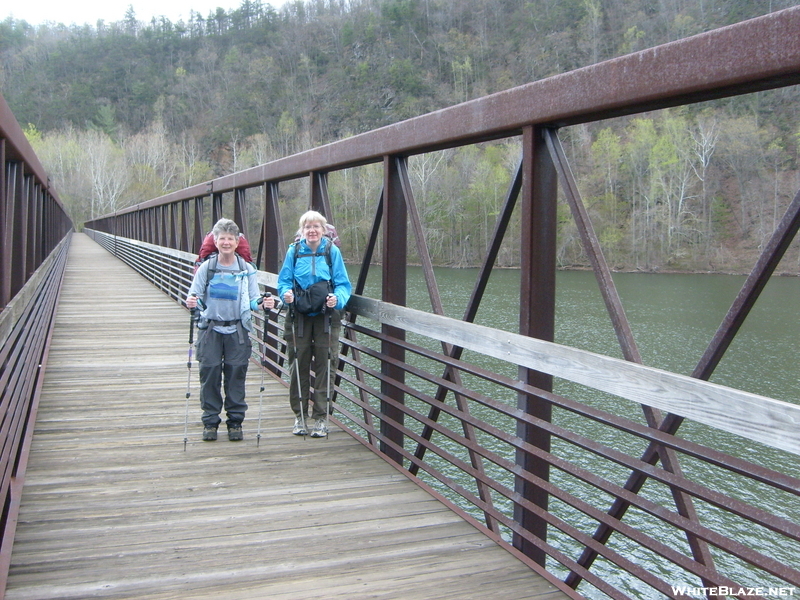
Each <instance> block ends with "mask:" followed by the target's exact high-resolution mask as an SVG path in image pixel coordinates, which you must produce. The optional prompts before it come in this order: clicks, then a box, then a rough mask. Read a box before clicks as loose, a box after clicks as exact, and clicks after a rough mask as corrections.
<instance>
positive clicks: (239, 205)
mask: <svg viewBox="0 0 800 600" xmlns="http://www.w3.org/2000/svg"><path fill="white" fill-rule="evenodd" d="M246 206H247V190H246V189H245V188H236V189H235V190H234V191H233V221H234V222H235V223H236V224H237V225H238V226H239V231H241V232H242V233H243V234H244V237H246V238H248V239H249V238H250V232H249V231H248V227H247V217H246V215H247V210H246V208H245V207H246Z"/></svg>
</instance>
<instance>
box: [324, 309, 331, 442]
mask: <svg viewBox="0 0 800 600" xmlns="http://www.w3.org/2000/svg"><path fill="white" fill-rule="evenodd" d="M330 295H332V294H329V296H330ZM332 312H333V310H332V309H331V307H330V306H328V305H327V304H326V305H325V318H326V319H327V321H328V370H327V371H326V375H327V378H328V381H327V382H326V386H327V390H326V391H325V439H328V428H329V427H330V414H331V412H332V409H333V407H332V406H331V341H332V339H331V338H332V336H333V334H332V333H331V313H332Z"/></svg>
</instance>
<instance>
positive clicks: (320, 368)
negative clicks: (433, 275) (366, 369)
mask: <svg viewBox="0 0 800 600" xmlns="http://www.w3.org/2000/svg"><path fill="white" fill-rule="evenodd" d="M326 225H327V220H326V219H325V217H324V216H322V215H321V214H320V213H318V212H316V211H309V212H307V213H305V214H304V215H303V216H302V217H300V231H299V234H300V240H299V241H297V242H295V243H293V244H292V245H291V246H289V250H288V252H287V253H286V259H285V260H284V261H283V267H281V271H280V273H279V274H278V295H279V297H281V298H283V300H284V302H286V304H287V305H288V308H289V312H288V315H287V317H286V324H285V330H284V338H285V340H286V347H287V352H288V354H287V359H288V361H289V376H290V377H291V379H290V382H291V383H290V386H289V402H290V404H291V407H292V410H293V411H294V414H295V420H294V427H293V428H292V433H293V434H295V435H307V434H308V433H309V426H310V425H311V424H310V423H308V422H307V420H306V418H307V417H309V416H310V417H311V418H313V419H314V421H315V423H314V426H313V428H312V429H311V437H325V436H327V435H328V414H329V413H328V410H329V407H328V392H329V390H332V389H333V378H332V373H331V372H330V371H331V369H330V368H329V367H330V364H331V363H332V362H333V361H334V360H337V358H338V356H339V352H338V348H339V331H340V329H341V311H343V310H344V307H345V305H346V304H347V302H348V300H350V293H351V291H352V286H351V284H350V279H349V278H348V276H347V269H346V268H345V265H344V260H343V259H342V253H341V252H340V251H339V248H337V247H336V245H335V244H334V243H333V242H332V241H331V240H330V239H329V238H328V237H326V236H325V232H326ZM312 358H313V362H314V374H315V380H314V397H313V400H314V404H313V407H312V413H311V415H309V413H308V400H309V390H310V371H311V364H312Z"/></svg>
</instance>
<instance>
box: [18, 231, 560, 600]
mask: <svg viewBox="0 0 800 600" xmlns="http://www.w3.org/2000/svg"><path fill="white" fill-rule="evenodd" d="M42 309H43V310H47V309H48V307H44V306H43V307H42ZM188 325H189V322H188V313H187V312H186V311H185V309H183V308H181V307H180V306H177V305H176V304H175V303H174V302H172V301H171V300H170V299H169V298H167V297H166V296H165V295H163V294H162V293H161V292H159V291H158V290H156V289H155V288H153V286H152V285H151V284H150V283H148V282H147V281H146V280H144V279H143V278H141V277H140V276H139V275H138V274H136V273H135V272H134V271H132V270H131V269H129V268H128V267H126V266H125V265H124V264H122V263H121V262H119V261H118V260H117V259H116V258H114V257H113V256H111V255H110V254H108V253H107V252H106V251H105V250H103V249H102V248H101V247H100V246H98V245H96V244H95V243H94V242H93V241H91V240H90V239H89V238H88V237H86V236H84V235H82V234H76V235H75V236H74V237H73V240H72V244H71V248H70V254H69V260H68V264H67V271H66V276H65V282H64V287H63V291H62V293H61V297H60V300H59V303H58V306H57V314H56V323H55V329H54V333H53V341H52V347H51V350H50V356H49V362H48V364H47V367H46V377H45V381H44V387H43V391H42V396H41V402H40V406H39V412H38V418H37V422H36V428H35V432H34V437H33V445H32V449H31V454H30V460H29V464H28V469H27V473H26V477H25V486H24V488H23V496H22V503H21V508H20V515H19V522H18V525H17V530H16V537H15V542H14V546H13V550H12V557H11V568H10V572H9V578H8V586H7V590H6V595H5V597H6V598H7V599H9V600H23V599H36V600H46V599H55V598H58V599H59V600H65V599H86V598H139V599H142V598H147V599H166V598H184V599H185V598H191V599H193V600H202V599H205V598H215V599H219V598H233V599H237V600H245V599H251V598H252V599H256V598H257V599H259V600H263V599H267V598H268V599H270V600H280V599H281V598H286V599H291V600H297V599H298V598H311V597H315V598H325V599H333V598H346V599H348V600H353V599H361V598H382V599H383V598H386V599H389V598H398V599H400V598H402V599H403V600H414V599H417V598H419V599H422V598H425V599H426V600H430V599H435V598H453V599H456V598H457V599H459V600H464V599H471V598H476V599H477V598H481V599H487V598H488V599H494V598H497V599H509V598H514V599H525V598H531V599H533V598H563V597H566V596H565V595H564V594H563V593H562V592H560V591H558V590H557V589H556V588H554V587H553V586H552V585H550V584H549V583H547V582H546V581H545V580H544V579H542V578H540V577H539V576H538V575H537V574H536V573H534V572H533V571H531V570H530V569H529V568H528V567H527V566H525V565H524V564H523V563H522V562H520V561H519V560H517V558H516V557H514V556H513V555H512V554H511V553H509V552H507V551H506V550H503V549H502V548H500V547H499V546H497V545H496V544H495V543H494V542H492V541H491V540H490V539H488V538H487V537H485V536H484V535H483V534H482V533H480V532H479V531H477V530H476V529H475V528H473V527H472V526H471V525H470V524H469V523H467V522H465V521H464V520H462V519H461V518H460V517H458V516H457V515H456V514H455V513H453V512H452V511H450V510H449V509H447V508H446V507H445V506H444V505H443V504H441V503H440V502H438V501H437V500H436V499H434V498H432V497H431V496H430V495H429V494H427V493H426V492H425V491H423V490H422V489H421V488H419V487H418V486H416V485H415V484H414V483H413V482H412V481H410V480H409V479H407V478H406V477H405V476H403V475H402V474H401V473H400V472H398V471H397V470H396V469H394V468H393V467H392V466H391V465H390V464H388V463H386V462H385V461H383V460H381V459H380V458H378V457H377V456H375V455H374V454H372V453H371V452H370V451H369V450H368V449H366V448H365V447H364V446H363V445H362V444H361V443H359V442H358V441H356V440H355V439H353V438H352V437H350V436H349V435H348V434H346V433H345V432H343V431H341V430H339V429H336V428H335V427H334V428H333V430H332V432H331V434H330V436H329V438H328V439H312V438H308V439H303V438H302V437H295V436H292V435H291V433H290V425H291V421H292V419H291V413H290V410H289V408H288V400H287V398H286V391H285V388H284V386H283V385H281V383H280V382H277V381H275V380H274V379H272V378H270V377H267V379H266V391H265V393H264V396H263V411H262V421H261V439H260V442H259V443H258V445H257V443H256V441H257V440H256V429H257V425H258V414H259V384H260V377H259V372H258V370H257V368H255V367H254V368H252V369H251V372H250V376H249V379H248V386H247V387H248V400H249V402H250V410H249V411H248V418H247V420H246V421H245V428H244V429H245V440H244V441H243V442H238V443H233V442H229V441H227V438H226V437H225V436H220V439H219V440H218V441H216V442H213V443H212V442H203V441H201V430H202V426H201V423H200V419H199V416H200V411H199V407H198V406H197V404H198V395H199V393H198V385H197V368H196V363H195V365H193V368H192V372H191V393H192V396H191V398H190V409H189V425H188V444H187V445H186V448H185V449H184V423H185V403H186V401H185V394H186V390H187V380H188V374H189V373H188V370H187V365H186V362H187V357H188V348H189V346H188V331H189V327H188Z"/></svg>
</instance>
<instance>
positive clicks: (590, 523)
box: [87, 230, 800, 598]
mask: <svg viewBox="0 0 800 600" xmlns="http://www.w3.org/2000/svg"><path fill="white" fill-rule="evenodd" d="M87 233H89V235H91V236H92V237H93V238H94V239H95V240H96V241H97V242H98V243H100V244H101V245H102V246H103V247H105V248H106V249H108V250H109V251H111V252H113V253H114V254H115V255H116V256H118V257H119V258H121V259H122V260H123V261H125V262H126V263H128V264H129V265H130V266H131V267H133V268H134V269H136V270H137V271H138V272H139V273H140V274H142V275H143V276H145V277H146V278H148V279H150V280H151V281H152V282H153V283H154V284H155V285H156V286H157V287H158V288H159V289H161V290H162V291H164V293H166V294H168V295H169V296H170V297H172V298H174V299H175V300H182V299H183V298H185V295H186V291H187V290H188V286H189V283H190V282H191V277H192V270H193V262H194V260H195V255H193V254H190V253H184V252H181V251H176V250H173V249H170V248H162V247H158V246H154V245H152V244H148V243H144V242H139V241H136V240H130V239H126V238H120V237H115V236H111V235H108V234H104V233H101V232H97V231H91V230H90V231H88V232H87ZM276 281H277V278H276V275H275V274H271V273H265V272H263V271H261V272H259V283H260V285H261V287H262V290H263V291H271V292H275V284H276ZM347 308H348V313H347V319H346V320H345V322H344V324H345V328H344V329H343V334H342V337H341V339H340V342H341V348H342V351H341V353H340V355H339V356H338V359H337V358H334V361H335V363H336V365H335V366H336V367H337V370H336V380H337V384H336V386H335V388H334V389H333V390H332V396H333V398H334V400H335V404H334V406H335V410H334V415H333V417H332V420H333V421H334V422H336V423H337V424H338V425H339V426H340V427H342V428H343V429H345V430H347V431H348V432H349V433H350V434H351V435H353V436H354V437H356V438H357V439H360V440H361V441H362V443H364V445H365V446H367V447H369V448H370V449H371V450H373V451H374V452H376V453H377V454H379V455H382V456H385V455H386V454H387V450H388V451H390V452H392V453H393V455H395V456H398V457H399V460H396V461H394V464H397V466H398V468H399V469H401V470H402V471H403V472H404V473H405V474H406V475H407V476H409V477H411V478H413V479H414V480H415V481H417V483H418V484H419V485H421V486H422V487H424V488H426V489H427V490H428V491H430V492H431V493H432V494H434V495H436V496H437V497H439V498H440V499H442V501H443V502H445V503H447V504H448V505H450V506H451V507H452V508H453V509H454V510H455V511H456V512H458V513H459V514H461V515H462V516H463V517H464V518H466V519H468V520H470V521H471V522H472V523H473V524H475V526H476V527H478V528H480V529H481V530H483V531H484V532H485V533H486V534H487V535H488V536H490V537H491V538H492V539H494V540H495V541H497V542H498V543H499V544H501V545H504V546H505V547H507V548H508V549H509V550H510V551H512V552H514V553H516V554H518V556H520V558H521V559H522V560H524V561H525V562H527V564H529V566H530V567H531V568H532V569H534V570H536V571H537V572H539V573H541V574H543V575H545V576H546V577H547V578H549V579H550V580H551V581H552V582H553V583H554V584H555V585H558V586H559V587H561V588H562V590H564V591H566V592H567V593H569V594H571V595H575V591H574V590H573V589H572V588H573V587H575V588H577V589H578V591H579V592H581V593H582V594H584V595H586V596H589V597H606V596H607V597H611V598H628V597H632V598H650V597H661V596H662V595H663V596H667V597H680V595H681V593H680V592H678V591H676V590H679V589H683V590H684V592H683V594H684V595H689V596H692V595H697V594H698V593H699V592H698V591H697V590H699V589H700V588H718V589H721V590H737V591H738V590H740V589H741V590H745V591H747V590H755V589H756V588H761V589H762V590H763V595H768V593H767V591H766V590H768V589H772V590H774V591H775V593H782V594H784V595H786V594H789V593H790V592H791V590H795V593H796V589H797V588H798V587H800V571H798V569H797V565H796V560H795V558H796V557H797V556H798V555H799V554H798V553H799V552H800V480H798V479H797V478H795V477H792V476H791V475H789V474H787V473H786V472H781V470H780V469H779V468H777V467H776V469H772V468H768V467H766V466H764V465H763V464H757V462H752V461H749V460H747V459H746V458H743V457H746V456H748V455H752V454H754V452H757V450H755V449H757V448H759V447H761V448H764V449H765V450H769V451H770V452H771V454H770V456H771V457H772V459H774V457H776V456H778V457H783V458H779V464H790V463H791V462H792V461H796V460H797V458H798V456H800V439H799V438H798V437H797V435H796V431H797V424H798V423H800V406H798V405H794V404H789V403H785V402H780V401H777V400H773V399H771V398H766V397H761V396H758V395H755V394H750V393H747V392H742V391H740V390H736V389H733V388H726V387H724V386H720V385H716V384H713V383H709V382H706V381H702V380H700V379H697V378H693V377H687V376H682V375H676V374H674V373H669V372H666V371H661V370H658V369H654V368H650V367H646V366H643V365H640V364H636V363H633V362H630V361H624V360H620V359H615V358H610V357H607V356H603V355H598V354H594V353H591V352H587V351H583V350H579V349H575V348H571V347H566V346H560V345H558V344H554V343H552V342H545V341H542V340H537V339H534V338H531V337H528V336H522V335H519V334H514V333H509V332H506V331H499V330H496V329H492V328H488V327H485V326H481V325H476V324H472V323H465V322H463V321H460V320H457V319H451V318H448V317H444V316H440V315H435V314H430V313H426V312H422V311H418V310H413V309H409V308H405V307H400V306H396V305H393V304H389V303H385V302H381V301H378V300H374V299H370V298H366V297H363V296H354V297H353V298H352V300H351V302H350V304H349V305H348V307H347ZM254 321H255V323H256V331H254V333H253V341H254V348H255V349H256V353H255V355H254V362H255V363H256V364H258V363H261V364H263V365H264V366H265V368H266V369H267V370H268V371H270V372H271V373H273V374H276V376H277V377H279V378H280V380H281V381H282V382H283V383H284V385H287V386H288V383H287V382H288V381H289V376H288V370H287V366H286V353H285V344H284V342H283V335H284V330H283V321H282V319H281V318H280V317H279V316H278V315H276V313H275V311H273V312H272V313H271V315H270V318H269V319H267V320H265V319H264V317H263V316H262V315H261V314H260V313H259V314H256V318H255V319H254ZM265 325H266V334H265V332H264V327H265ZM393 329H394V330H398V331H403V332H404V335H402V336H400V337H395V336H393V335H392V334H391V333H387V331H392V330H393ZM406 337H413V338H414V339H413V340H407V339H405V338H406ZM454 348H461V349H462V351H463V355H461V358H455V357H454V355H455V353H454V352H453V349H454ZM397 349H400V350H402V351H403V352H404V353H405V358H404V359H403V360H398V359H396V358H394V356H395V355H396V350H397ZM387 366H388V367H390V368H387ZM520 369H536V370H537V371H539V372H544V373H548V374H550V375H552V376H553V377H554V378H556V379H557V380H558V381H560V382H562V384H563V385H562V386H561V387H565V389H571V390H573V392H572V393H573V394H574V397H568V396H566V395H565V394H563V393H554V392H551V391H547V390H543V389H540V388H537V387H535V386H533V385H530V384H527V383H525V382H523V381H521V380H520V379H519V378H518V377H517V376H516V373H517V372H518V371H519V370H520ZM570 386H580V387H581V389H582V390H584V391H582V392H577V391H575V388H574V387H570ZM390 388H393V389H396V390H399V391H400V392H401V393H402V395H403V399H402V401H398V400H396V395H395V394H390V393H388V391H389V389H390ZM519 394H525V395H529V396H535V397H537V398H540V399H542V400H543V401H545V402H547V403H548V405H550V406H551V408H552V410H553V413H554V414H553V415H552V418H550V419H547V420H545V419H542V418H538V417H536V416H535V415H531V414H528V413H527V412H526V411H524V410H522V409H520V408H518V407H517V396H518V395H519ZM641 404H646V405H649V406H652V407H655V408H659V409H661V410H664V411H667V412H668V413H671V414H680V415H683V416H685V417H687V418H689V419H691V420H692V422H693V428H694V431H693V435H691V436H690V437H692V438H698V437H699V438H701V439H703V438H712V439H714V440H715V443H714V444H711V445H706V444H700V443H696V442H693V441H689V440H687V439H683V438H681V437H677V436H675V435H673V434H671V433H670V432H669V430H668V428H667V427H661V428H654V427H648V426H647V425H645V424H643V423H641V419H640V418H637V414H636V413H637V410H638V407H639V405H641ZM608 406H613V407H617V408H616V410H614V411H609V410H607V409H605V408H603V407H608ZM288 411H289V409H288V405H287V414H289V412H288ZM527 428H536V429H543V430H546V431H547V432H548V433H550V435H551V436H552V444H551V447H550V448H546V449H545V448H541V447H537V446H534V445H532V444H530V443H529V442H528V441H526V439H527V438H528V436H527V435H526V433H525V430H526V429H527ZM698 428H699V429H698ZM719 430H722V431H724V432H725V433H722V434H720V433H719ZM396 431H400V432H402V435H403V438H402V439H403V441H402V442H401V443H397V442H396V441H395V436H394V432H396ZM704 432H705V433H704ZM721 439H722V440H726V441H725V442H724V443H726V444H728V449H730V448H736V447H737V446H740V445H746V447H747V448H748V450H747V451H746V452H741V453H738V454H739V455H738V456H735V455H731V454H730V453H725V452H723V451H722V450H721V449H720V448H719V444H720V440H721ZM519 454H524V455H528V456H533V457H534V458H535V460H536V461H541V463H543V464H546V465H548V468H547V469H544V470H542V469H541V464H540V465H537V464H536V463H533V464H529V465H527V466H521V465H520V461H519V460H518V457H519ZM657 459H659V460H660V465H661V466H659V462H658V461H657ZM678 462H680V464H681V465H683V468H682V469H678V468H675V465H676V464H677V463H678ZM762 462H763V461H762ZM537 466H538V467H539V468H537ZM542 473H546V474H547V476H546V477H545V476H542ZM637 480H638V481H637ZM632 483H635V484H636V485H632ZM523 484H531V485H535V486H536V487H538V488H540V489H542V490H544V491H545V492H546V493H547V494H548V496H549V497H550V504H549V506H548V509H547V510H545V509H542V508H539V507H538V506H537V505H536V504H534V503H532V502H531V501H530V500H528V499H527V498H526V496H525V494H523V493H522V491H521V488H520V486H521V485H523ZM642 488H645V490H646V491H643V492H641V493H637V492H639V491H640V490H642ZM763 497H768V498H770V502H769V507H770V508H768V509H767V508H765V506H764V505H762V503H761V502H760V501H759V499H760V498H763ZM687 498H689V499H691V501H692V503H691V504H692V506H693V510H692V512H690V513H689V514H686V511H685V510H682V509H679V508H675V507H674V506H673V507H672V508H670V504H671V503H673V504H674V503H675V502H682V505H683V506H685V504H686V501H687ZM520 506H522V507H525V508H527V509H528V510H530V511H531V512H534V513H536V514H537V515H538V516H539V517H540V518H541V519H543V520H544V521H546V523H547V526H548V535H547V536H546V537H545V538H539V537H536V536H534V535H532V534H531V533H530V531H529V530H528V528H526V527H525V526H524V524H523V523H521V522H520V520H519V515H518V514H517V513H518V511H519V509H518V507H520ZM609 507H616V509H615V510H614V511H610V510H609ZM622 507H624V508H625V509H627V510H621V509H622ZM626 513H627V515H626ZM598 532H599V533H598ZM515 536H520V537H523V538H525V539H526V540H528V541H529V542H530V543H531V544H534V545H535V546H536V547H537V548H539V549H540V550H541V551H542V552H543V553H544V554H545V556H546V560H545V561H544V562H545V565H544V568H543V567H542V566H541V565H540V562H539V561H533V560H531V559H530V558H528V557H527V556H523V555H520V554H519V553H518V552H517V551H516V550H515V549H514V545H513V540H514V538H515ZM693 552H695V553H696V554H697V556H696V557H693V555H692V553H693ZM579 586H580V587H579ZM701 595H706V594H701ZM711 595H717V594H711ZM719 595H721V596H723V595H732V596H744V595H745V593H742V594H739V593H730V594H725V593H723V592H720V593H719ZM575 597H578V596H575Z"/></svg>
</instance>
